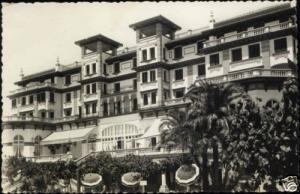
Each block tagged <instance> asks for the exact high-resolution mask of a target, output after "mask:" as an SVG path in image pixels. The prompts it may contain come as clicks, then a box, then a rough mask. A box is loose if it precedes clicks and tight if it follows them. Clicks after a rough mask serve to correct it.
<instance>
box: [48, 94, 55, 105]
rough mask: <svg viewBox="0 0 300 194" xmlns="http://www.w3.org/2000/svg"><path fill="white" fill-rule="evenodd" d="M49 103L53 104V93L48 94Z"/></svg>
mask: <svg viewBox="0 0 300 194" xmlns="http://www.w3.org/2000/svg"><path fill="white" fill-rule="evenodd" d="M49 102H52V103H54V93H53V92H50V98H49Z"/></svg>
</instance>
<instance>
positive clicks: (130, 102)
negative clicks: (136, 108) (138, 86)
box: [129, 95, 133, 112]
mask: <svg viewBox="0 0 300 194" xmlns="http://www.w3.org/2000/svg"><path fill="white" fill-rule="evenodd" d="M132 100H133V99H132V95H129V112H132Z"/></svg>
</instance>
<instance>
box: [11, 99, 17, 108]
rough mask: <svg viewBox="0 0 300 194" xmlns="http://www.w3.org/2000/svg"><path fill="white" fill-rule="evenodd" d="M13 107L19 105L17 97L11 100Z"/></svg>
mask: <svg viewBox="0 0 300 194" xmlns="http://www.w3.org/2000/svg"><path fill="white" fill-rule="evenodd" d="M11 107H12V108H15V107H17V99H12V101H11Z"/></svg>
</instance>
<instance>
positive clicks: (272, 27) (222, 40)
mask: <svg viewBox="0 0 300 194" xmlns="http://www.w3.org/2000/svg"><path fill="white" fill-rule="evenodd" d="M292 27H295V25H294V24H293V23H292V22H291V21H287V22H283V23H280V24H276V25H270V26H264V27H261V28H257V29H253V30H248V31H244V32H240V33H237V34H233V35H229V36H225V37H221V38H219V39H216V40H211V41H206V42H204V45H203V46H204V48H208V47H212V46H217V45H220V44H223V43H227V42H231V41H235V40H239V39H243V38H248V37H253V36H257V35H261V34H266V33H269V32H276V31H279V30H283V29H288V28H292Z"/></svg>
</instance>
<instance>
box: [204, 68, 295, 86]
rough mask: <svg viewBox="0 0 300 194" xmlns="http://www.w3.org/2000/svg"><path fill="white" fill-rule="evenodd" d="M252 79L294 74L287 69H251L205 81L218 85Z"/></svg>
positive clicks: (293, 75)
mask: <svg viewBox="0 0 300 194" xmlns="http://www.w3.org/2000/svg"><path fill="white" fill-rule="evenodd" d="M254 77H296V72H295V71H293V70H289V69H251V70H245V71H242V72H236V73H229V74H228V75H223V76H218V77H212V78H206V80H208V81H211V82H215V83H219V82H227V81H235V80H242V79H247V78H254Z"/></svg>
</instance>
